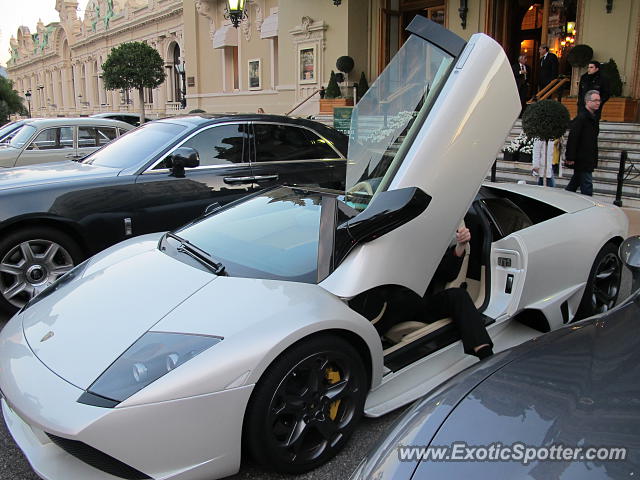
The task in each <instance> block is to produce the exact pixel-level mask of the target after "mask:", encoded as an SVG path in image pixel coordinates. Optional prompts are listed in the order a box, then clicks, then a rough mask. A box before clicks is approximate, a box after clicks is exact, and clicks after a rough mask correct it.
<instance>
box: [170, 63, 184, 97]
mask: <svg viewBox="0 0 640 480" xmlns="http://www.w3.org/2000/svg"><path fill="white" fill-rule="evenodd" d="M173 67H174V68H175V69H176V72H178V75H180V80H181V81H182V88H180V108H187V83H186V82H185V75H186V72H185V71H184V62H182V63H176V64H175V65H174V66H173Z"/></svg>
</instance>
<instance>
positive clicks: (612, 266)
mask: <svg viewBox="0 0 640 480" xmlns="http://www.w3.org/2000/svg"><path fill="white" fill-rule="evenodd" d="M620 276H621V268H620V260H618V257H617V255H616V254H615V253H607V254H606V255H605V256H604V257H602V260H601V261H600V263H599V264H598V266H597V268H596V274H595V276H594V278H593V288H592V292H591V306H592V307H593V311H594V313H603V312H606V311H608V310H610V309H611V308H613V306H614V305H615V303H616V300H617V298H618V292H619V290H620Z"/></svg>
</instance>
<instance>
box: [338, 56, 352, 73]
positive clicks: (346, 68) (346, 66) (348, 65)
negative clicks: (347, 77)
mask: <svg viewBox="0 0 640 480" xmlns="http://www.w3.org/2000/svg"><path fill="white" fill-rule="evenodd" d="M354 65H355V63H354V62H353V58H351V57H348V56H347V55H344V56H342V57H339V58H338V60H336V68H337V69H338V70H339V71H341V72H344V73H349V72H350V71H351V70H353V66H354Z"/></svg>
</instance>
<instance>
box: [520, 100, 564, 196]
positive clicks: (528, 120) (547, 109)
mask: <svg viewBox="0 0 640 480" xmlns="http://www.w3.org/2000/svg"><path fill="white" fill-rule="evenodd" d="M568 126H569V111H568V110H567V109H566V108H565V107H564V106H562V104H561V103H559V102H556V101H555V100H542V101H540V102H536V103H533V104H531V105H529V106H528V107H527V109H526V110H525V111H524V115H523V116H522V130H523V131H524V133H525V134H526V135H527V136H528V137H529V138H538V139H540V140H543V141H544V142H545V144H544V149H543V152H544V156H545V158H544V168H543V170H542V171H543V172H546V171H547V163H548V162H551V161H552V160H553V159H551V158H546V156H547V142H549V141H552V140H555V139H556V138H560V137H561V136H562V135H564V132H566V131H567V127H568ZM543 178H544V185H545V186H546V185H547V177H546V176H544V177H543Z"/></svg>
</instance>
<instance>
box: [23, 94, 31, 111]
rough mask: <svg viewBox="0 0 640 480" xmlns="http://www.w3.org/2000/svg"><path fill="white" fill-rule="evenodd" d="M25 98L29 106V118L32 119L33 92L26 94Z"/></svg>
mask: <svg viewBox="0 0 640 480" xmlns="http://www.w3.org/2000/svg"><path fill="white" fill-rule="evenodd" d="M24 97H25V98H26V99H27V105H29V118H31V90H27V91H26V92H24Z"/></svg>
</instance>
